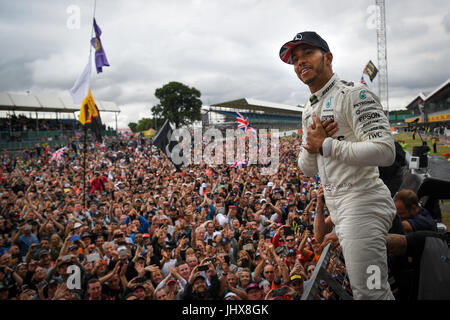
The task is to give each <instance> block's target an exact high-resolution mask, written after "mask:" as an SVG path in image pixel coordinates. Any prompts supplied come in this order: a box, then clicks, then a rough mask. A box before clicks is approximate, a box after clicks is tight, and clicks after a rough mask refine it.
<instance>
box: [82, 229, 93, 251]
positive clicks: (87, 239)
mask: <svg viewBox="0 0 450 320" xmlns="http://www.w3.org/2000/svg"><path fill="white" fill-rule="evenodd" d="M80 239H81V241H82V242H83V244H82V246H83V247H84V248H87V247H89V245H90V244H91V243H92V238H91V234H90V233H89V232H83V233H82V234H81V236H80Z"/></svg>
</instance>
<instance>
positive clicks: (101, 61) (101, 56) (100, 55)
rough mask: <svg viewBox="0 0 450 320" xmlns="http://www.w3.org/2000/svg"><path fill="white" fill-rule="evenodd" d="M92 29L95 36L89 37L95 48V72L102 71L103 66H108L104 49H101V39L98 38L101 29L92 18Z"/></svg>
mask: <svg viewBox="0 0 450 320" xmlns="http://www.w3.org/2000/svg"><path fill="white" fill-rule="evenodd" d="M94 31H95V37H94V38H92V39H91V44H92V46H93V47H94V48H95V66H96V67H97V73H100V72H103V69H102V68H103V67H104V66H107V67H109V62H108V59H106V54H105V50H103V45H102V41H101V40H100V36H101V34H102V30H100V27H99V26H98V25H97V22H96V21H95V18H94Z"/></svg>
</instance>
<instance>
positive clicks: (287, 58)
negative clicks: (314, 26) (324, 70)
mask: <svg viewBox="0 0 450 320" xmlns="http://www.w3.org/2000/svg"><path fill="white" fill-rule="evenodd" d="M302 43H306V44H309V45H311V46H314V47H318V48H320V49H322V50H324V51H325V52H330V48H328V44H327V42H326V41H325V40H323V39H322V38H321V37H320V36H319V35H318V34H317V33H315V32H314V31H304V32H300V33H297V34H296V35H295V37H294V39H293V40H291V41H288V42H286V43H285V44H284V45H283V46H282V47H281V49H280V59H281V60H283V62H285V63H288V64H292V58H291V54H292V51H293V50H294V48H295V47H297V46H298V45H300V44H302Z"/></svg>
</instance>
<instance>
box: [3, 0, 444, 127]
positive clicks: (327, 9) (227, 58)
mask: <svg viewBox="0 0 450 320" xmlns="http://www.w3.org/2000/svg"><path fill="white" fill-rule="evenodd" d="M1 4H2V11H1V12H0V41H2V43H8V46H6V47H2V53H1V55H0V74H1V75H2V77H1V80H0V91H8V90H11V91H12V90H14V91H20V90H28V89H29V88H32V89H33V90H37V91H39V90H40V91H42V92H53V93H54V94H56V95H60V96H61V95H66V96H67V95H68V90H69V89H70V88H71V87H72V85H73V83H74V82H75V80H76V78H77V77H78V75H79V74H80V73H81V71H82V69H83V67H84V66H85V64H86V60H87V57H88V53H89V37H90V32H91V18H92V1H88V0H62V1H49V0H42V1H39V2H30V1H24V0H19V1H14V2H11V1H1ZM71 4H75V5H78V6H79V7H80V8H81V28H80V29H78V30H69V29H68V28H67V27H66V20H67V17H68V14H67V13H66V9H67V7H68V6H69V5H71ZM373 5H374V2H373V1H372V0H364V1H354V0H344V1H339V2H336V1H316V2H301V1H297V0H280V1H271V0H246V1H242V0H230V1H212V0H208V1H201V0H191V1H187V0H167V1H151V2H150V1H122V0H114V1H108V2H105V1H97V14H96V18H97V22H98V23H99V25H100V27H101V28H102V30H103V35H102V42H103V45H104V47H105V51H106V54H107V57H108V60H109V62H110V64H111V67H105V68H104V71H103V73H101V74H96V73H95V71H93V73H92V77H91V88H92V90H93V92H94V95H95V97H96V98H97V97H98V99H100V100H110V101H115V102H116V103H117V104H118V105H120V106H123V108H122V109H123V111H122V113H121V115H120V117H119V119H118V122H119V125H120V124H122V123H125V125H126V124H127V123H128V122H130V121H137V120H139V117H141V116H140V115H143V114H149V111H148V110H149V107H150V106H152V105H154V104H156V103H158V100H157V99H156V98H155V96H154V92H155V89H156V88H159V87H161V86H163V85H164V84H166V83H168V82H170V81H180V82H183V83H185V84H186V85H188V86H194V87H196V88H197V89H198V90H200V92H201V93H202V96H201V99H202V101H203V103H204V104H212V103H218V102H223V101H228V100H234V99H237V98H242V97H248V98H255V99H261V100H267V101H272V102H278V103H285V104H290V105H297V104H303V103H304V102H305V101H306V99H307V98H308V96H309V90H308V88H307V87H306V86H305V85H304V84H302V83H301V82H300V81H299V80H298V79H297V77H296V76H295V74H294V72H293V70H292V67H290V66H287V65H285V64H284V63H283V62H281V60H280V59H279V58H278V51H279V49H280V46H281V45H282V44H283V43H284V42H286V41H288V40H290V39H292V38H293V37H294V35H295V34H296V33H297V32H299V31H304V30H315V31H317V32H318V33H319V34H321V35H322V36H323V37H324V38H325V39H326V40H327V41H328V43H329V45H330V47H331V48H332V51H333V54H334V57H335V60H334V61H333V67H334V69H335V71H336V72H337V73H338V74H339V75H340V76H341V77H342V78H343V79H346V80H350V81H359V79H360V77H361V73H362V69H363V68H364V66H365V64H366V63H367V61H368V60H369V59H371V60H372V61H374V62H375V63H377V51H376V50H377V48H376V31H375V30H374V29H370V28H368V26H367V20H368V18H369V13H368V12H367V9H368V8H369V7H370V6H373ZM446 6H448V5H447V1H446V0H433V1H429V2H423V1H419V0H413V1H408V2H407V5H406V3H405V2H400V1H390V2H387V3H386V17H387V23H388V35H387V39H388V68H389V70H388V71H389V84H390V85H389V90H390V96H391V97H392V99H393V101H394V100H395V101H396V103H395V104H396V105H398V104H400V102H401V101H403V100H405V101H406V100H408V99H409V97H412V96H413V95H415V94H416V93H417V92H418V91H421V88H425V89H428V88H433V87H434V86H436V85H439V84H440V83H441V82H442V81H444V80H445V79H446V77H448V75H447V73H446V72H444V70H445V68H443V65H445V63H446V61H447V60H448V58H447V57H448V56H449V54H450V52H449V50H450V48H448V45H447V43H448V40H449V39H448V37H449V34H450V22H449V20H450V18H449V14H447V15H445V12H441V11H440V10H438V9H436V8H445V7H446ZM436 18H438V19H436ZM445 31H446V32H445ZM371 85H373V84H371ZM35 93H38V92H35ZM397 101H398V102H397ZM400 107H401V106H400ZM105 117H107V118H105V119H106V120H105V121H113V120H115V119H113V117H112V118H111V115H108V116H105ZM110 118H111V119H110ZM114 126H115V124H114Z"/></svg>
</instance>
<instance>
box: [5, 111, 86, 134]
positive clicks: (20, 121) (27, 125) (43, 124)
mask: <svg viewBox="0 0 450 320" xmlns="http://www.w3.org/2000/svg"><path fill="white" fill-rule="evenodd" d="M77 122H78V121H76V120H75V119H73V120H68V119H62V120H57V119H37V120H36V119H32V118H28V117H26V116H24V115H22V114H19V115H18V116H17V115H14V114H13V115H11V116H10V117H9V118H1V119H0V131H5V132H6V131H8V132H9V129H10V128H11V131H12V132H20V131H37V130H39V131H52V130H61V128H62V130H74V128H77V127H78V123H77Z"/></svg>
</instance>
